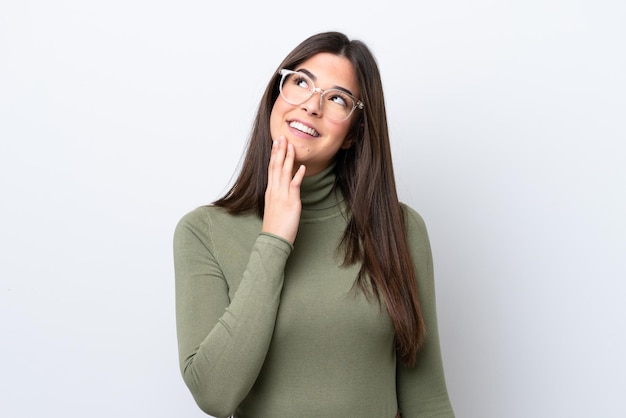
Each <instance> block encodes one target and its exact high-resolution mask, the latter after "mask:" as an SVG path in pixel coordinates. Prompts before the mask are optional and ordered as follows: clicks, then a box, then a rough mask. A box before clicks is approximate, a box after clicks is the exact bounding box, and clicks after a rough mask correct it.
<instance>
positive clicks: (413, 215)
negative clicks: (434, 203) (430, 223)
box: [400, 202, 426, 234]
mask: <svg viewBox="0 0 626 418" xmlns="http://www.w3.org/2000/svg"><path fill="white" fill-rule="evenodd" d="M400 207H401V208H402V212H403V214H404V219H405V222H406V227H407V229H408V230H409V232H410V231H411V229H413V230H417V231H420V232H421V233H424V234H426V222H425V221H424V218H423V217H422V215H421V214H420V213H419V212H418V211H417V210H415V209H414V208H412V207H411V206H409V205H408V204H406V203H403V202H400Z"/></svg>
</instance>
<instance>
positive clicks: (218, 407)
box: [174, 32, 454, 418]
mask: <svg viewBox="0 0 626 418" xmlns="http://www.w3.org/2000/svg"><path fill="white" fill-rule="evenodd" d="M174 256H175V271H176V315H177V327H178V341H179V352H180V367H181V371H182V374H183V378H184V381H185V383H186V384H187V386H188V387H189V389H190V391H191V393H192V395H193V397H194V399H195V400H196V402H197V403H198V405H199V406H200V408H201V409H202V410H203V411H205V412H206V413H207V414H210V415H213V416H216V417H227V416H230V415H234V416H235V417H240V418H246V417H255V418H258V417H271V418H283V417H284V418H294V417H359V418H368V417H372V418H393V417H395V416H400V414H401V415H402V417H404V418H407V417H408V418H412V417H453V416H454V414H453V411H452V407H451V405H450V402H449V399H448V394H447V389H446V384H445V379H444V372H443V366H442V361H441V354H440V349H439V338H438V332H437V321H436V310H435V294H434V285H433V268H432V259H431V252H430V246H429V241H428V236H427V233H426V228H425V226H424V222H423V221H422V219H421V217H420V216H419V215H418V214H417V213H416V212H415V211H414V210H412V209H411V208H409V207H408V206H406V205H404V204H401V203H399V202H398V197H397V194H396V187H395V181H394V174H393V168H392V162H391V152H390V146H389V135H388V130H387V120H386V114H385V103H384V98H383V89H382V83H381V78H380V74H379V71H378V67H377V64H376V61H375V59H374V57H373V55H372V54H371V52H370V51H369V49H368V48H367V46H366V45H365V44H364V43H362V42H360V41H357V40H349V39H348V38H347V37H346V36H345V35H343V34H341V33H337V32H327V33H320V34H317V35H314V36H312V37H310V38H308V39H306V40H305V41H303V42H302V43H301V44H300V45H298V46H297V47H296V48H295V49H294V50H293V51H292V52H291V53H290V54H289V55H288V56H287V57H286V58H285V59H284V61H283V62H282V63H281V65H280V66H279V67H278V69H277V71H276V74H275V75H274V76H273V77H272V79H271V80H270V82H269V84H268V86H267V89H266V91H265V94H264V96H263V98H262V100H261V104H260V107H259V110H258V114H257V116H256V119H255V122H254V126H253V130H252V134H251V138H250V141H249V144H248V149H247V152H246V155H245V160H244V163H243V166H242V169H241V172H240V174H239V177H238V179H237V180H236V182H235V183H234V185H233V187H232V188H231V189H230V190H229V191H228V192H227V193H226V195H225V196H223V197H222V198H220V199H219V200H217V201H216V202H214V203H213V205H209V206H204V207H200V208H198V209H195V210H193V211H192V212H190V213H188V214H187V215H185V216H184V217H183V218H182V219H181V221H180V222H179V224H178V226H177V228H176V231H175V234H174Z"/></svg>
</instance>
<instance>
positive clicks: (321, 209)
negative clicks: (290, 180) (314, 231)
mask: <svg viewBox="0 0 626 418" xmlns="http://www.w3.org/2000/svg"><path fill="white" fill-rule="evenodd" d="M334 186H335V164H334V163H333V164H331V165H330V166H329V167H328V168H326V169H324V170H323V171H322V172H320V173H318V174H314V175H312V176H310V177H305V178H304V179H303V180H302V184H301V185H300V199H301V200H302V217H303V218H312V217H317V216H320V215H325V214H327V212H330V213H332V212H335V211H337V210H338V209H339V206H340V203H342V202H343V196H342V194H341V191H340V190H339V189H336V190H335V189H334Z"/></svg>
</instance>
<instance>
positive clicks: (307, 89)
mask: <svg viewBox="0 0 626 418" xmlns="http://www.w3.org/2000/svg"><path fill="white" fill-rule="evenodd" d="M313 93H315V85H314V84H313V80H311V79H310V78H309V77H308V76H307V75H306V74H303V73H299V72H289V73H285V74H284V75H283V78H282V82H281V85H280V94H281V95H282V96H283V99H285V100H286V101H287V102H288V103H291V104H293V105H299V104H302V103H304V102H306V101H307V100H309V99H310V98H311V96H313ZM320 104H321V106H322V111H323V112H324V115H325V116H326V117H328V118H329V119H331V120H334V121H343V120H345V119H347V118H348V116H350V114H351V113H352V110H353V109H354V107H355V104H354V99H353V98H352V97H351V96H350V95H349V94H347V93H345V92H344V91H342V90H338V89H328V90H325V91H324V92H323V93H322V95H321V98H320Z"/></svg>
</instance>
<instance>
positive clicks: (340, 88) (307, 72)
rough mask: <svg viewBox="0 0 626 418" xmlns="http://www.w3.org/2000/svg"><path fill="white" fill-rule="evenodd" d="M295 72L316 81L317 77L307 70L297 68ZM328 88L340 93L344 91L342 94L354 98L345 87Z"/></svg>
mask: <svg viewBox="0 0 626 418" xmlns="http://www.w3.org/2000/svg"><path fill="white" fill-rule="evenodd" d="M296 71H298V72H300V73H304V74H306V75H308V76H309V78H310V79H311V80H313V81H317V77H315V75H314V74H313V73H312V72H310V71H309V70H307V69H306V68H298V69H297V70H296ZM330 88H332V89H337V90H341V91H344V92H346V93H348V94H349V95H350V96H354V94H352V92H351V91H350V90H348V89H347V88H345V87H341V86H332V87H330ZM324 90H328V89H324Z"/></svg>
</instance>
